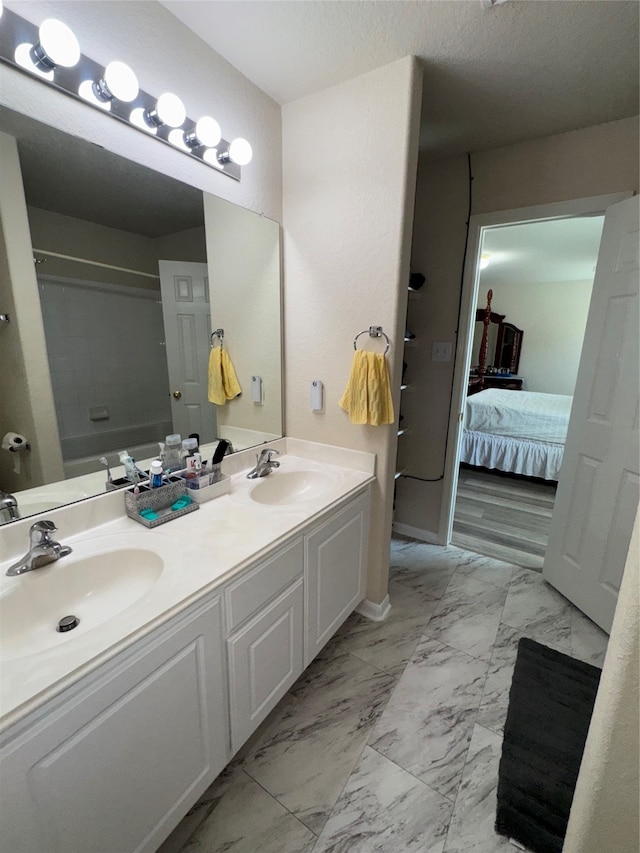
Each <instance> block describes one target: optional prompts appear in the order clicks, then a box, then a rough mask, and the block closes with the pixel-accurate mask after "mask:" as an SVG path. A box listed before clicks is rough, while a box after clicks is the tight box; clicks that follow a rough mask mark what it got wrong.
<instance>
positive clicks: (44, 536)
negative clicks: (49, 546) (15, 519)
mask: <svg viewBox="0 0 640 853" xmlns="http://www.w3.org/2000/svg"><path fill="white" fill-rule="evenodd" d="M57 529H58V528H57V527H56V526H55V524H54V523H53V521H49V520H48V519H43V520H42V521H36V523H35V524H32V525H31V529H30V530H29V539H30V541H31V544H32V545H38V544H40V543H42V542H49V541H50V540H51V536H52V534H54V533H55V532H56V530H57Z"/></svg>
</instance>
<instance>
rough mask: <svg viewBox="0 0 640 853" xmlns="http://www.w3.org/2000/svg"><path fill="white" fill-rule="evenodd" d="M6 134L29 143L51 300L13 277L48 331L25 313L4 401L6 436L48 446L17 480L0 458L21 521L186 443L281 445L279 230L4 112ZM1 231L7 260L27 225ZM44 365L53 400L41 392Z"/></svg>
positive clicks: (40, 285)
mask: <svg viewBox="0 0 640 853" xmlns="http://www.w3.org/2000/svg"><path fill="white" fill-rule="evenodd" d="M0 131H2V132H3V133H5V134H7V135H8V136H10V137H13V138H14V139H15V140H17V150H18V157H19V170H20V172H21V176H22V185H23V186H24V200H26V211H27V217H28V232H26V233H27V244H26V245H27V249H29V248H30V249H31V250H32V255H33V259H34V261H35V274H36V277H37V290H36V277H33V276H32V275H31V272H32V271H31V270H27V271H28V272H29V273H30V274H29V275H26V276H22V277H21V280H20V282H19V283H18V282H17V281H15V280H13V278H12V275H13V276H14V277H15V273H12V269H13V270H15V269H16V265H15V264H14V265H13V268H12V265H11V264H8V269H6V270H4V269H3V270H2V283H1V288H2V289H1V291H0V293H1V294H2V296H3V305H4V304H11V305H12V306H13V305H15V304H16V302H19V301H20V299H22V298H23V292H22V291H21V293H20V294H19V295H18V294H17V292H16V290H15V289H16V288H17V287H18V286H19V287H20V288H23V289H24V288H27V289H28V288H29V287H30V286H32V287H33V289H34V290H36V293H37V294H38V295H39V306H41V311H42V315H41V316H42V324H43V326H44V334H45V339H46V347H45V345H44V344H43V342H42V341H41V340H37V339H36V338H38V337H39V336H38V335H34V334H33V331H34V330H35V331H37V329H38V328H39V327H40V320H39V318H37V322H36V321H35V320H34V318H33V317H31V318H30V317H29V316H28V311H27V310H26V309H23V310H17V309H15V310H14V313H15V314H16V317H15V320H16V322H15V323H14V324H12V330H11V333H10V335H8V336H3V337H4V340H3V341H2V342H0V353H1V354H2V356H3V358H4V359H12V360H14V361H15V363H16V365H19V367H20V369H19V370H18V373H20V372H23V373H24V374H25V380H26V381H25V382H15V383H10V385H9V387H7V388H4V387H3V390H2V399H1V400H0V402H1V413H0V430H1V431H2V435H4V433H5V432H8V431H15V432H24V433H25V434H27V433H31V434H30V436H29V437H30V438H31V439H32V443H33V444H34V445H35V446H34V452H33V453H32V455H31V458H29V457H27V458H24V457H23V460H22V463H23V464H22V466H21V470H20V472H19V473H18V472H16V471H15V470H14V467H15V466H14V464H13V463H14V460H13V459H11V458H7V457H9V456H10V455H9V454H8V453H6V452H4V451H3V452H1V453H0V489H2V490H4V491H6V492H12V493H14V494H16V493H17V495H16V497H18V503H19V508H20V511H21V515H22V516H25V515H27V514H30V513H31V512H38V511H43V510H46V509H49V508H52V507H53V506H57V505H60V504H63V503H67V502H71V501H74V500H77V499H79V498H82V497H85V496H89V495H91V494H97V493H100V492H102V491H103V490H104V487H105V478H106V471H105V469H104V468H102V466H101V463H100V461H99V460H100V457H106V459H107V461H108V462H109V464H110V465H111V468H112V475H113V476H114V477H115V476H117V475H118V474H119V473H121V469H119V468H118V466H119V461H118V454H117V452H118V451H120V450H123V449H127V450H128V451H129V452H130V453H131V454H132V455H133V456H134V457H135V458H136V459H138V460H141V461H142V460H144V459H147V458H153V457H155V456H156V455H157V451H158V442H159V441H162V440H164V438H165V436H166V435H167V434H169V433H171V432H174V431H175V432H180V433H181V434H182V435H183V436H184V437H186V435H188V434H190V433H192V432H196V433H198V434H199V435H200V440H201V443H202V444H206V443H212V442H214V441H215V440H216V439H217V438H223V437H224V438H228V439H229V440H230V441H231V442H232V444H233V447H234V448H235V449H242V448H244V447H247V446H251V445H253V444H258V443H261V442H263V441H266V440H270V439H271V438H274V437H279V436H280V435H282V371H281V328H280V235H279V225H278V223H276V222H272V221H270V220H267V219H265V218H263V217H261V216H259V215H258V214H255V213H252V212H250V211H246V210H243V209H242V208H239V207H238V206H236V205H233V204H231V203H229V202H226V201H222V200H221V199H218V198H215V197H214V196H209V195H207V194H205V195H204V199H203V194H202V193H201V192H200V191H199V190H196V189H195V188H193V187H190V186H187V185H184V184H181V183H179V182H177V181H175V180H173V179H171V178H168V177H167V176H165V175H162V174H159V173H156V172H153V171H151V170H150V169H147V168H145V167H142V166H139V165H138V164H135V163H132V162H131V161H128V160H125V159H123V158H121V157H117V156H116V155H113V154H110V153H109V152H106V151H105V150H104V149H101V148H99V147H98V146H95V145H92V144H90V143H88V142H86V141H84V140H80V139H77V138H75V137H70V136H68V135H67V134H64V133H62V132H60V131H57V130H56V129H54V128H51V127H48V126H45V125H42V124H40V123H38V122H35V121H33V120H32V119H30V118H28V117H25V116H22V115H18V114H16V113H14V112H11V111H8V110H6V109H2V110H0ZM3 151H5V149H4V148H3ZM0 165H1V166H2V168H3V170H4V169H7V168H8V169H14V171H15V163H11V162H8V163H7V162H3V163H2V164H0ZM15 186H17V182H16V181H14V188H15ZM20 209H21V207H20V205H19V204H17V205H15V210H17V211H20ZM22 209H24V202H23V204H22ZM4 210H5V211H6V207H5V208H4ZM205 218H206V229H205ZM2 219H3V223H4V225H3V234H2V238H3V242H5V243H6V244H7V250H8V252H7V253H9V250H10V249H11V248H14V246H13V245H12V240H15V239H16V238H15V235H16V234H17V231H16V224H15V222H12V225H11V227H10V228H9V227H8V226H7V217H6V216H4V217H3V218H2ZM29 241H30V247H29V245H28V244H29ZM22 249H24V246H22ZM21 253H22V255H24V254H25V252H24V251H22V250H21ZM29 254H31V251H29ZM207 256H208V257H207ZM22 262H23V264H24V258H22ZM24 269H25V267H24V266H23V270H24ZM27 279H33V283H32V285H30V283H29V281H28V280H27ZM18 297H19V298H18ZM23 304H24V303H23ZM33 306H34V310H36V309H37V307H38V299H37V298H35V299H34V301H33ZM216 328H224V329H225V337H224V344H225V347H226V348H227V350H228V353H229V355H230V357H231V359H232V361H233V363H234V365H235V367H236V372H237V374H238V379H239V382H240V385H241V388H242V390H243V394H242V395H241V396H240V397H238V398H237V399H235V400H231V401H229V402H228V403H227V404H226V405H224V406H214V405H213V404H211V403H210V402H209V401H208V399H207V369H208V362H209V353H210V341H211V332H212V330H213V329H216ZM30 348H32V349H33V351H32V352H27V350H29V349H30ZM38 348H39V349H38ZM36 350H37V351H38V352H36ZM38 353H41V354H42V358H44V356H45V355H46V356H47V358H48V365H49V371H48V372H49V377H50V379H49V382H48V383H44V380H43V377H42V376H40V377H39V381H40V382H41V383H44V384H50V389H49V388H45V389H44V392H42V393H39V394H32V393H30V389H29V388H28V387H27V386H28V385H29V374H30V373H31V372H33V368H32V367H30V365H33V364H35V363H37V362H38ZM5 363H8V362H7V361H5ZM44 372H46V370H45V371H44ZM254 375H258V376H261V378H262V380H263V388H264V396H263V399H262V400H261V403H260V404H259V405H256V404H254V403H252V401H251V388H250V386H251V378H252V376H254ZM51 392H52V397H53V404H52V405H51V412H50V413H49V412H48V411H47V398H48V397H51ZM54 406H55V409H54ZM47 420H49V421H50V422H51V428H50V429H48V430H42V429H40V432H38V429H39V425H42V424H43V423H46V422H47ZM56 428H57V429H56ZM33 433H38V440H37V441H33V438H34V436H33ZM0 437H1V436H0ZM25 456H26V455H25ZM33 487H39V488H37V490H36V491H35V492H34V491H33ZM42 487H46V488H45V489H43V488H42Z"/></svg>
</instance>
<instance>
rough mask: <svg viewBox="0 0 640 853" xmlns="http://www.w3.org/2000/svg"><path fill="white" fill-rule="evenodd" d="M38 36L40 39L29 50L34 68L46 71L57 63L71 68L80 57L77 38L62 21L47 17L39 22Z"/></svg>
mask: <svg viewBox="0 0 640 853" xmlns="http://www.w3.org/2000/svg"><path fill="white" fill-rule="evenodd" d="M38 38H39V39H40V41H39V42H38V44H36V45H34V47H33V49H32V51H31V58H32V60H33V62H34V64H35V66H36V68H39V69H41V70H47V71H52V70H53V69H54V68H56V67H57V66H58V65H62V66H63V68H73V66H74V65H76V64H77V62H78V60H79V59H80V45H79V44H78V39H77V38H76V37H75V36H74V34H73V33H72V32H71V30H70V29H69V27H68V26H67V25H66V24H63V23H62V21H57V20H56V19H55V18H47V19H46V21H43V22H42V24H40V29H39V30H38Z"/></svg>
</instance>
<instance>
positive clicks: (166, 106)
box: [145, 92, 187, 127]
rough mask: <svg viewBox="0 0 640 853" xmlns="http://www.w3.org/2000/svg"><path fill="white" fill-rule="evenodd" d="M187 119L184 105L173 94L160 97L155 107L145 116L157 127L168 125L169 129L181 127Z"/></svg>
mask: <svg viewBox="0 0 640 853" xmlns="http://www.w3.org/2000/svg"><path fill="white" fill-rule="evenodd" d="M186 117H187V112H186V110H185V108H184V104H183V103H182V101H181V100H180V98H179V97H178V96H177V95H174V94H172V93H171V92H165V93H164V94H163V95H160V97H159V98H158V100H157V101H156V105H155V107H154V108H153V109H152V110H151V111H150V112H148V113H146V115H145V118H147V120H148V121H150V122H151V124H152V125H155V126H156V127H162V125H163V124H166V125H167V127H180V125H181V124H184V120H185V119H186Z"/></svg>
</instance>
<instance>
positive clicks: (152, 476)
mask: <svg viewBox="0 0 640 853" xmlns="http://www.w3.org/2000/svg"><path fill="white" fill-rule="evenodd" d="M161 485H162V462H161V461H160V460H159V459H154V460H153V462H152V463H151V467H150V468H149V488H150V489H157V488H158V487H159V486H161Z"/></svg>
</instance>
